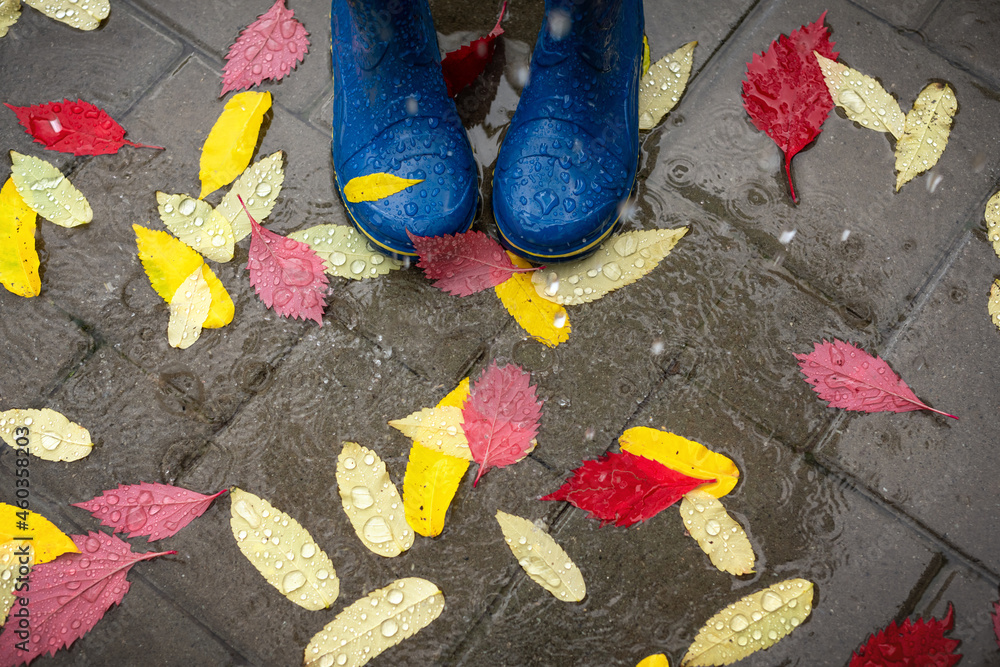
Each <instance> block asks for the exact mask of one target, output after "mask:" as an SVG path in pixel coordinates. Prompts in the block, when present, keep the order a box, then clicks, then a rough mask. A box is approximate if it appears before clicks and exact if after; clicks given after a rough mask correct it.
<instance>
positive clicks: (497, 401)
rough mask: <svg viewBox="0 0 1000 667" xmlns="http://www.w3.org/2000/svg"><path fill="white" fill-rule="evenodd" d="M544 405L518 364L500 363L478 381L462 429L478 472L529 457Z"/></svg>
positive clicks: (464, 416)
mask: <svg viewBox="0 0 1000 667" xmlns="http://www.w3.org/2000/svg"><path fill="white" fill-rule="evenodd" d="M541 416H542V402H541V401H540V400H538V397H537V396H536V395H535V387H534V386H532V384H531V376H530V375H528V374H527V373H525V372H524V371H523V370H521V368H520V367H519V366H517V365H515V364H507V365H506V366H500V367H497V362H495V361H494V362H493V363H491V364H490V366H489V368H487V369H486V371H485V372H484V373H483V374H482V375H481V376H480V377H479V379H478V380H476V383H475V384H474V385H473V386H472V390H471V391H470V392H469V396H468V397H467V398H466V399H465V403H464V405H463V406H462V429H463V430H464V431H465V437H466V438H467V439H468V441H469V449H470V450H472V458H473V459H475V461H476V463H478V464H479V472H478V474H476V479H475V481H474V482H473V483H472V485H473V486H475V485H476V484H477V483H479V478H480V477H482V476H483V474H485V473H486V471H487V470H489V469H490V468H500V467H503V466H506V465H510V464H511V463H516V462H518V461H520V460H521V459H523V458H524V457H525V456H527V454H528V452H530V451H531V448H532V447H533V446H534V445H533V444H532V440H533V439H534V437H535V435H536V434H537V433H538V420H539V419H541Z"/></svg>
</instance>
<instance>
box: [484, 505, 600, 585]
mask: <svg viewBox="0 0 1000 667" xmlns="http://www.w3.org/2000/svg"><path fill="white" fill-rule="evenodd" d="M496 517H497V522H498V523H499V524H500V530H502V531H503V536H504V539H505V541H506V542H507V546H508V547H510V550H511V552H513V554H514V558H516V559H517V563H518V565H520V566H521V567H522V568H523V569H524V571H525V572H527V573H528V576H529V577H531V578H532V579H533V580H534V581H535V583H537V584H538V585H539V586H541V587H542V588H544V589H545V590H547V591H548V592H549V593H552V595H554V596H556V598H557V599H559V600H566V601H568V602H579V601H580V600H582V599H583V598H584V597H585V596H586V595H587V585H586V584H585V583H584V581H583V573H582V572H580V568H578V567H577V566H576V563H574V562H573V561H572V560H570V558H569V556H567V555H566V552H565V551H563V548H562V547H561V546H559V545H558V544H557V543H556V541H555V540H554V539H552V536H551V535H549V534H548V533H546V532H544V531H543V530H541V529H540V528H538V526H536V525H535V524H533V523H532V522H530V521H528V520H527V519H524V518H522V517H519V516H514V515H513V514H507V513H506V512H501V511H500V510H497V514H496Z"/></svg>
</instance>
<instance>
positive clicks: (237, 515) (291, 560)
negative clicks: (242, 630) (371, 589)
mask: <svg viewBox="0 0 1000 667" xmlns="http://www.w3.org/2000/svg"><path fill="white" fill-rule="evenodd" d="M230 496H231V500H232V510H231V511H232V516H231V518H230V520H229V525H230V527H231V528H232V529H233V536H234V537H235V538H236V545H237V546H238V547H239V548H240V551H242V552H243V555H244V556H246V557H247V560H249V561H250V563H251V564H252V565H253V566H254V567H255V568H257V571H258V572H260V573H261V574H262V575H264V578H265V579H267V583H269V584H271V585H272V586H274V587H275V588H277V589H278V590H279V591H281V594H282V595H284V596H285V597H287V598H288V599H289V600H291V601H292V602H294V603H295V604H297V605H299V606H300V607H304V608H305V609H309V610H310V611H316V610H317V609H326V608H327V607H329V606H330V605H332V604H333V603H334V601H335V600H336V599H337V595H339V594H340V580H339V579H338V578H337V573H336V572H335V571H334V569H333V563H332V562H331V561H330V557H329V556H327V555H326V553H325V552H324V551H323V550H322V549H320V548H319V546H318V545H317V544H316V541H315V540H313V538H312V536H311V535H310V534H309V533H308V531H306V529H305V528H303V527H302V526H301V525H299V522H298V521H296V520H295V519H293V518H292V517H290V516H288V515H287V514H285V513H284V512H281V511H279V510H276V509H275V508H274V507H272V506H271V504H270V503H269V502H267V501H266V500H264V499H263V498H259V497H257V496H255V495H254V494H252V493H248V492H247V491H244V490H243V489H240V488H237V487H233V488H232V489H231V493H230Z"/></svg>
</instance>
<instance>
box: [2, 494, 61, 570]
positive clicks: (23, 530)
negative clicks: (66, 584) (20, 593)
mask: <svg viewBox="0 0 1000 667" xmlns="http://www.w3.org/2000/svg"><path fill="white" fill-rule="evenodd" d="M19 479H22V478H19ZM21 488H24V487H21ZM0 544H13V545H15V546H20V545H21V544H31V548H32V550H33V552H34V563H35V565H41V564H42V563H48V562H49V561H50V560H55V559H56V558H58V557H59V556H61V555H63V554H75V553H79V552H80V550H79V549H77V548H76V545H75V544H73V540H71V539H70V537H69V536H68V535H66V533H64V532H62V531H61V530H59V529H58V528H56V526H55V524H54V523H52V522H51V521H49V520H48V519H46V518H45V517H44V516H42V515H41V514H39V513H38V512H32V511H31V510H23V509H20V508H18V507H16V506H14V505H8V504H7V503H0Z"/></svg>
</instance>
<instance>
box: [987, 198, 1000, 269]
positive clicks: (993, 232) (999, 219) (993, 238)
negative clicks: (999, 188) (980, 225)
mask: <svg viewBox="0 0 1000 667" xmlns="http://www.w3.org/2000/svg"><path fill="white" fill-rule="evenodd" d="M985 216H986V236H987V237H988V238H989V240H990V242H991V243H992V244H993V252H995V253H996V254H997V256H998V257H1000V192H997V193H996V194H994V195H993V196H992V197H990V200H989V201H988V202H986V214H985Z"/></svg>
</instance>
